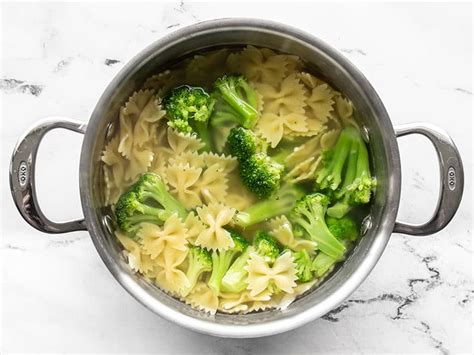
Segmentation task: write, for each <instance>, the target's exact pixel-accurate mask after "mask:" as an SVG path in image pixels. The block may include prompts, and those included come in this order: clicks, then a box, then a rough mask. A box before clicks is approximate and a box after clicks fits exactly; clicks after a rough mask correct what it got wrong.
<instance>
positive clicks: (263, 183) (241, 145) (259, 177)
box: [227, 127, 284, 198]
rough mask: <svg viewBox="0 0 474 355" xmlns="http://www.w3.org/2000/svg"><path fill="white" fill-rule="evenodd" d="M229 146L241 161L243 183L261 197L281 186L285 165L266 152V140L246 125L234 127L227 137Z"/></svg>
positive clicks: (240, 168)
mask: <svg viewBox="0 0 474 355" xmlns="http://www.w3.org/2000/svg"><path fill="white" fill-rule="evenodd" d="M227 147H228V149H229V152H230V154H231V155H233V156H235V157H236V158H237V159H238V161H239V170H240V177H241V179H242V182H243V184H244V185H245V186H246V187H247V188H248V189H249V190H250V191H252V192H253V193H255V194H256V195H257V196H258V197H259V198H265V197H268V196H270V195H271V194H272V193H273V192H274V191H276V190H277V189H278V188H279V187H280V180H281V174H282V172H283V170H284V166H283V165H282V164H279V163H277V162H276V161H274V160H273V159H271V158H270V157H269V156H268V155H267V154H266V150H267V144H266V142H265V141H263V140H262V139H260V138H259V137H257V136H256V135H255V133H253V132H252V131H251V130H249V129H246V128H244V127H234V128H232V129H231V130H230V133H229V136H228V137H227Z"/></svg>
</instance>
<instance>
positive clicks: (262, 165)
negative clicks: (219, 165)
mask: <svg viewBox="0 0 474 355" xmlns="http://www.w3.org/2000/svg"><path fill="white" fill-rule="evenodd" d="M284 168H285V167H284V166H283V165H281V164H279V163H277V162H275V161H273V160H272V159H271V158H270V157H268V156H267V155H266V154H265V153H258V154H255V155H252V156H251V157H249V158H248V159H247V160H245V161H240V165H239V171H240V178H241V179H242V183H243V184H244V185H245V186H246V187H247V188H248V189H249V190H250V191H252V192H253V193H254V194H255V195H257V197H259V198H266V197H268V196H270V195H271V194H272V193H274V192H275V191H276V190H278V188H279V187H280V180H281V174H282V173H283V170H284Z"/></svg>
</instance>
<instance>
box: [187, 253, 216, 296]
mask: <svg viewBox="0 0 474 355" xmlns="http://www.w3.org/2000/svg"><path fill="white" fill-rule="evenodd" d="M211 270H212V256H211V253H210V252H209V251H208V250H206V249H204V248H200V247H197V246H190V247H189V252H188V270H187V271H186V277H187V278H188V281H189V285H188V287H186V288H185V289H184V290H182V292H181V295H182V296H187V295H188V294H189V292H191V290H192V289H193V288H194V286H196V283H197V281H198V279H199V277H200V276H201V275H202V274H203V273H205V272H208V271H211Z"/></svg>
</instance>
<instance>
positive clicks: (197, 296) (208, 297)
mask: <svg viewBox="0 0 474 355" xmlns="http://www.w3.org/2000/svg"><path fill="white" fill-rule="evenodd" d="M184 301H185V302H186V303H187V304H189V305H191V306H192V307H194V308H197V309H200V310H202V311H205V312H209V313H210V314H215V313H216V311H217V308H218V306H219V297H218V296H217V295H216V294H215V293H214V291H212V289H211V288H210V287H209V286H208V285H207V284H206V283H205V282H202V281H200V282H198V283H197V284H196V286H194V288H193V290H192V291H191V293H190V294H189V295H188V296H186V298H185V299H184Z"/></svg>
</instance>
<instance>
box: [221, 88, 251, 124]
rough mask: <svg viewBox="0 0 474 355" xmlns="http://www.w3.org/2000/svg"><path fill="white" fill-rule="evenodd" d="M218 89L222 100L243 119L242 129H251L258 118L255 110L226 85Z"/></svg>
mask: <svg viewBox="0 0 474 355" xmlns="http://www.w3.org/2000/svg"><path fill="white" fill-rule="evenodd" d="M219 89H220V91H221V94H222V97H223V98H224V100H225V101H226V102H227V103H228V104H229V105H230V106H231V107H232V108H233V109H234V110H235V111H236V112H237V113H239V114H240V115H241V116H242V117H243V118H244V120H245V121H244V122H245V123H244V127H245V128H252V126H253V123H254V122H255V120H256V119H257V116H258V112H257V110H255V109H254V108H253V107H252V106H251V105H250V104H249V103H247V102H245V101H244V100H242V99H241V98H240V97H239V96H238V95H237V93H236V92H235V91H234V90H233V89H231V88H229V87H228V86H227V85H220V86H219Z"/></svg>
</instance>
